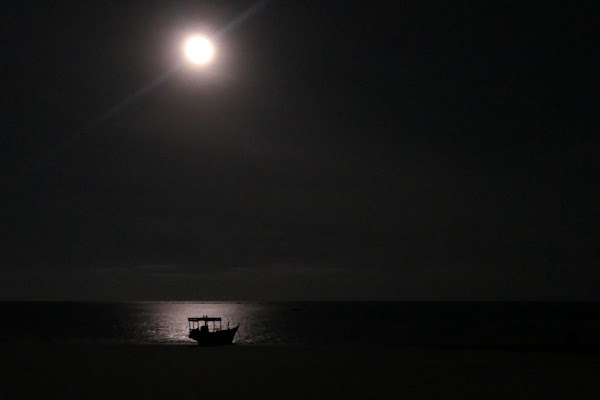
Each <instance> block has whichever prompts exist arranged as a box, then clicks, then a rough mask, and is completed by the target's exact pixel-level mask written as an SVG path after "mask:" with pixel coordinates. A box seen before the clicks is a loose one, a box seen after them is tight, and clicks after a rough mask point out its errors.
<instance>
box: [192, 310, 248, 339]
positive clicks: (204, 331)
mask: <svg viewBox="0 0 600 400" xmlns="http://www.w3.org/2000/svg"><path fill="white" fill-rule="evenodd" d="M188 325H189V328H190V334H189V336H188V337H189V338H190V339H194V340H196V341H197V342H198V345H199V346H220V345H225V344H232V343H233V337H234V336H235V333H236V332H237V330H238V328H239V325H237V326H234V327H230V326H229V322H228V323H227V329H222V326H221V318H220V317H208V316H206V315H204V316H202V317H191V318H188Z"/></svg>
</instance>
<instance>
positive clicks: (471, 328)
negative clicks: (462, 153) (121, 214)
mask: <svg viewBox="0 0 600 400" xmlns="http://www.w3.org/2000/svg"><path fill="white" fill-rule="evenodd" d="M0 312H1V315H2V318H1V320H0V340H2V341H3V342H19V341H31V340H34V341H51V342H72V341H75V342H90V343H91V342H114V343H139V344H193V343H194V342H193V341H191V340H190V339H188V338H187V334H188V323H187V318H188V317H194V316H196V317H197V316H202V315H209V316H220V317H222V318H223V321H224V326H226V324H227V321H230V322H231V323H232V324H238V323H239V324H240V330H239V332H238V334H237V335H236V338H235V342H236V343H239V344H281V345H326V346H335V345H374V346H426V347H428V346H434V347H435V346H475V347H478V346H525V347H528V346H529V347H532V346H533V347H535V346H559V347H575V348H579V347H585V348H590V347H599V346H600V304H598V303H442V302H430V303H429V302H427V303H416V302H406V303H405V302H390V303H382V302H303V303H264V304H263V303H234V302H207V303H199V302H138V303H67V302H65V303H61V302H5V303H0Z"/></svg>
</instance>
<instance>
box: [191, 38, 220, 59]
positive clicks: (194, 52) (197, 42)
mask: <svg viewBox="0 0 600 400" xmlns="http://www.w3.org/2000/svg"><path fill="white" fill-rule="evenodd" d="M184 52H185V55H186V57H187V59H188V60H189V61H190V62H192V63H193V64H196V65H204V64H208V63H209V62H210V61H211V60H212V59H213V57H214V54H215V48H214V46H213V45H212V43H211V42H210V40H208V39H207V38H205V37H204V36H192V37H190V38H188V39H187V40H186V42H185V46H184Z"/></svg>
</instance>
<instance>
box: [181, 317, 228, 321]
mask: <svg viewBox="0 0 600 400" xmlns="http://www.w3.org/2000/svg"><path fill="white" fill-rule="evenodd" d="M188 321H190V322H194V321H206V322H208V321H221V318H220V317H207V316H204V317H192V318H188Z"/></svg>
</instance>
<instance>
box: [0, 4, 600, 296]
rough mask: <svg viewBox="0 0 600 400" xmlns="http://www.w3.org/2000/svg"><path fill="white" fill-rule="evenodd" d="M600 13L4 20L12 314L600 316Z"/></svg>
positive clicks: (473, 10) (533, 7)
mask: <svg viewBox="0 0 600 400" xmlns="http://www.w3.org/2000/svg"><path fill="white" fill-rule="evenodd" d="M594 3H595V2H592V1H588V2H583V1H582V2H576V1H573V2H564V1H543V2H542V1H537V2H528V1H496V2H494V1H490V2H482V1H473V2H447V1H442V0H439V1H429V0H427V1H425V0H420V1H398V2H375V3H374V2H367V1H321V0H319V1H316V0H315V1H287V0H285V1H284V0H281V1H271V3H270V4H269V5H268V6H267V7H266V8H264V9H263V10H262V11H261V12H260V13H258V14H257V15H255V16H253V17H251V18H249V19H248V20H246V21H245V22H244V23H243V24H241V25H239V26H238V27H237V28H236V29H235V30H232V31H230V32H228V33H227V34H225V35H223V36H221V37H220V39H219V40H218V43H217V57H216V60H215V63H214V64H212V65H211V66H210V67H208V68H205V69H193V68H190V67H185V68H184V69H182V70H179V71H177V72H176V73H174V74H173V75H172V76H171V77H170V78H169V79H167V80H166V81H165V82H163V83H162V84H161V85H159V86H158V87H156V88H154V89H152V90H150V91H148V92H147V93H146V94H145V95H143V96H139V97H138V98H136V99H135V101H134V102H132V103H131V104H129V106H128V107H126V108H124V109H123V110H121V111H120V112H119V113H118V114H116V115H115V116H114V117H113V118H111V119H108V120H106V121H104V122H102V123H100V124H98V125H97V126H95V127H94V129H91V130H87V131H85V129H86V127H89V126H90V124H91V123H93V121H94V120H95V119H96V118H97V117H98V116H99V115H102V114H103V113H105V112H106V111H107V110H109V109H110V108H111V107H112V106H114V105H115V104H117V103H119V102H120V101H122V100H123V99H124V98H126V96H127V95H129V94H130V93H132V92H135V90H137V89H138V88H140V87H143V86H144V85H147V84H148V83H149V82H151V81H152V80H153V79H155V78H156V77H157V76H159V75H160V74H162V73H163V72H164V71H166V70H169V68H171V67H172V66H173V65H175V64H177V63H178V62H180V59H181V40H182V39H183V38H184V37H185V35H186V34H188V33H190V32H194V31H204V32H214V31H217V30H218V29H219V28H221V27H223V26H225V25H226V24H227V23H228V22H230V21H231V20H233V19H234V18H236V16H238V15H239V14H240V13H242V12H243V11H244V10H245V9H247V8H248V7H250V6H251V5H252V4H253V2H251V1H243V2H242V1H239V2H237V1H236V2H234V1H225V0H211V1H208V0H207V1H183V0H181V1H174V0H170V1H138V2H125V1H102V2H100V1H98V2H67V1H64V2H45V1H44V2H26V1H23V2H13V3H12V4H11V5H9V6H4V7H3V11H2V15H1V17H0V19H1V20H0V27H1V28H0V32H1V42H2V64H1V71H2V105H1V111H0V124H1V125H0V127H1V166H2V171H3V175H2V182H3V195H2V214H1V215H2V220H1V224H2V225H1V226H2V228H1V232H2V237H1V259H0V299H5V300H21V299H54V300H56V299H68V300H82V299H83V300H139V299H141V300H154V299H166V300H168V299H197V300H202V299H240V300H241V299H244V300H255V299H267V300H280V299H290V300H292V299H312V300H316V299H373V300H375V299H379V300H381V299H386V300H405V299H408V300H445V299H449V300H523V299H527V300H600V290H599V289H598V288H599V287H600V269H599V265H600V264H599V261H600V257H599V252H598V248H600V236H599V235H600V234H599V231H598V226H600V223H599V222H600V221H599V218H598V214H599V213H598V211H597V204H600V201H599V200H600V199H599V198H598V195H597V193H598V192H599V190H598V184H599V180H598V177H599V168H598V167H599V162H598V151H599V150H598V149H599V144H600V143H599V139H598V129H599V128H600V127H599V124H598V122H599V121H598V115H599V111H600V110H599V105H600V102H599V101H598V95H597V90H596V85H597V83H596V80H597V71H598V70H600V69H599V68H600V66H599V65H598V59H599V58H598V55H597V46H598V43H597V41H593V40H592V36H593V33H594V32H595V31H596V30H597V26H596V25H595V24H594V22H597V21H598V7H597V6H595V4H594ZM82 132H85V134H84V133H82Z"/></svg>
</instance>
